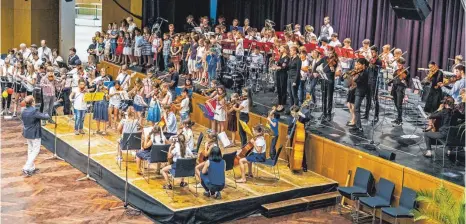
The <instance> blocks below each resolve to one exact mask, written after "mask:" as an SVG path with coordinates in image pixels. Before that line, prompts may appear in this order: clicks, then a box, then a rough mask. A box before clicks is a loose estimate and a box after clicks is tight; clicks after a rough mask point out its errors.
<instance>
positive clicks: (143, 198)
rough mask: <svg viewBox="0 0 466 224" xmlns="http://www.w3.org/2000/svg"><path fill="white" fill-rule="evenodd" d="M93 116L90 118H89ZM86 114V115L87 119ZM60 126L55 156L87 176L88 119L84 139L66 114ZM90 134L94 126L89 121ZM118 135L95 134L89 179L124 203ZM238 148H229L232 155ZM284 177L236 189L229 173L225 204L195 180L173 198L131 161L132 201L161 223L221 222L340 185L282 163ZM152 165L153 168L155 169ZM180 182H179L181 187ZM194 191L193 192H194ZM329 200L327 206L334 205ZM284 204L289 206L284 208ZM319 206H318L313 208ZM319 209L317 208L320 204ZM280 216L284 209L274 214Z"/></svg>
mask: <svg viewBox="0 0 466 224" xmlns="http://www.w3.org/2000/svg"><path fill="white" fill-rule="evenodd" d="M87 116H89V115H87ZM87 116H86V117H87ZM57 120H58V122H57V123H58V127H57V130H56V132H57V154H58V155H59V156H60V157H62V158H64V159H65V160H66V162H68V163H70V164H71V165H73V166H74V167H76V168H77V169H79V170H81V171H82V172H86V166H87V145H88V135H87V133H88V130H89V129H88V128H89V120H88V117H87V118H86V119H85V124H84V126H85V127H84V130H85V131H86V134H85V135H75V134H74V130H73V125H74V123H73V121H70V120H69V119H68V117H66V116H59V117H58V118H57ZM91 125H92V130H95V129H96V124H95V122H94V121H93V122H92V123H91ZM54 131H55V130H54V126H53V125H50V124H47V125H46V126H44V127H43V138H42V144H43V145H44V146H45V147H46V148H47V149H48V150H50V151H53V149H54ZM193 131H194V134H195V138H196V139H197V136H198V135H199V133H200V132H204V133H205V131H206V128H205V127H204V126H201V125H199V124H196V125H195V126H194V128H193ZM118 138H119V135H118V134H117V133H116V132H115V131H109V132H108V134H107V136H101V135H91V162H90V176H91V177H93V178H95V179H96V180H97V183H99V184H100V185H102V186H103V187H104V188H105V189H106V190H108V191H109V192H110V193H112V194H114V195H116V196H117V197H119V198H120V199H122V200H123V198H124V186H125V168H124V163H123V165H122V169H120V168H119V167H118V165H117V163H116V156H117V150H116V149H117V140H118ZM237 149H238V148H231V149H230V148H229V149H228V151H231V150H237ZM278 166H279V169H280V177H281V179H280V180H279V181H278V182H277V183H276V184H274V183H273V182H271V181H270V180H266V179H265V178H264V179H257V178H256V179H257V181H252V180H251V179H248V182H247V183H245V184H237V188H236V189H235V188H233V187H234V185H235V184H234V178H233V173H232V172H231V171H228V172H227V176H226V184H227V185H228V186H227V187H225V189H224V190H223V192H222V199H221V200H214V199H211V198H206V197H204V196H203V188H199V189H198V195H197V196H196V195H194V193H195V188H194V179H193V178H191V179H190V185H189V191H188V187H185V188H180V187H179V186H177V187H175V198H174V200H172V197H171V191H169V192H168V193H167V192H166V191H165V190H164V189H162V185H163V184H164V181H163V178H162V177H155V176H154V175H151V176H152V178H151V180H150V182H149V184H148V183H147V182H146V180H144V179H143V177H142V176H140V175H137V174H136V164H135V163H134V162H129V171H128V179H129V192H128V201H129V203H130V204H131V205H134V206H135V207H137V208H138V209H140V210H142V211H143V212H144V213H145V214H146V215H147V216H148V217H150V218H151V219H153V220H154V221H157V222H162V223H169V222H170V223H173V222H177V223H219V222H225V221H229V220H235V219H240V218H243V217H246V216H249V215H251V214H255V213H260V212H262V213H264V212H265V211H264V207H263V205H265V204H269V203H273V202H280V201H284V200H288V199H294V198H301V197H305V196H311V195H319V194H323V193H327V192H334V191H335V190H336V187H337V185H338V183H337V182H336V181H333V180H331V179H329V178H326V177H324V176H321V175H319V174H317V173H314V172H310V171H309V172H307V173H300V174H293V173H292V172H291V171H290V170H289V169H288V168H287V164H286V162H285V161H283V160H280V161H279V163H278ZM152 167H155V166H154V165H153V166H152ZM235 173H236V176H237V177H238V176H239V174H240V171H239V167H236V168H235ZM259 173H260V176H261V177H272V174H271V173H270V170H269V169H267V168H264V167H262V166H259ZM179 181H180V180H176V183H179ZM191 192H193V193H191ZM332 203H333V204H334V203H335V200H333V201H327V203H326V204H325V205H323V204H320V206H326V205H331V204H332ZM284 206H286V205H284ZM315 206H316V205H315ZM317 206H318V205H317ZM274 212H280V211H274Z"/></svg>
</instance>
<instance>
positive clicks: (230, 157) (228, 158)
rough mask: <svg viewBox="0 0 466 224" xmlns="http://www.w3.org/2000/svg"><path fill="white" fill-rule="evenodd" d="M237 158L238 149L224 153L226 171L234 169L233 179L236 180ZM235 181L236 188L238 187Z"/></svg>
mask: <svg viewBox="0 0 466 224" xmlns="http://www.w3.org/2000/svg"><path fill="white" fill-rule="evenodd" d="M235 158H236V151H234V152H231V153H228V154H223V160H225V172H226V171H233V180H236V174H235V169H234V167H235ZM233 182H235V187H234V188H235V189H236V188H237V187H238V186H237V185H236V181H233Z"/></svg>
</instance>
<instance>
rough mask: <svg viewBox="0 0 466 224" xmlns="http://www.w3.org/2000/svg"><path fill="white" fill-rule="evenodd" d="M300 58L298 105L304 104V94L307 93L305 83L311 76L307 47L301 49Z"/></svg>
mask: <svg viewBox="0 0 466 224" xmlns="http://www.w3.org/2000/svg"><path fill="white" fill-rule="evenodd" d="M299 59H300V60H301V68H300V70H299V73H300V81H299V85H298V86H299V87H298V100H299V102H298V105H301V104H303V102H304V96H305V95H306V94H305V92H306V88H305V86H304V84H305V83H306V79H307V78H308V76H309V65H310V64H309V60H307V51H306V48H305V47H303V48H302V49H300V54H299Z"/></svg>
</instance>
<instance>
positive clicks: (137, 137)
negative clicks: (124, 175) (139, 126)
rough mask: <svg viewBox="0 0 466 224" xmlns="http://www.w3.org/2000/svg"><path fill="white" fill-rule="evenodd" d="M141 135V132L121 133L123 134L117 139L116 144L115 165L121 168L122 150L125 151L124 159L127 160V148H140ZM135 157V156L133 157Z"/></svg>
mask: <svg viewBox="0 0 466 224" xmlns="http://www.w3.org/2000/svg"><path fill="white" fill-rule="evenodd" d="M141 137H142V132H136V133H123V136H122V137H121V139H120V140H119V141H118V146H117V155H118V158H117V165H118V167H119V168H120V170H121V161H122V160H123V157H122V155H123V153H122V152H123V150H127V151H126V159H127V160H128V154H129V153H128V150H139V149H141ZM135 158H136V157H135Z"/></svg>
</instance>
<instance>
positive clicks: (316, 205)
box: [261, 198, 336, 218]
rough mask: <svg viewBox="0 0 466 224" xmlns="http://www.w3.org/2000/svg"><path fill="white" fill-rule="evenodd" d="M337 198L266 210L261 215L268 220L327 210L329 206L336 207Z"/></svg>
mask: <svg viewBox="0 0 466 224" xmlns="http://www.w3.org/2000/svg"><path fill="white" fill-rule="evenodd" d="M335 203H336V201H335V198H330V199H325V200H322V201H315V202H303V203H302V204H299V205H293V206H285V207H282V208H279V209H273V210H266V209H263V210H262V212H261V214H262V215H263V216H265V217H267V218H273V217H277V216H282V215H288V214H292V213H296V212H303V211H310V210H314V209H320V208H325V207H329V206H335Z"/></svg>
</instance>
